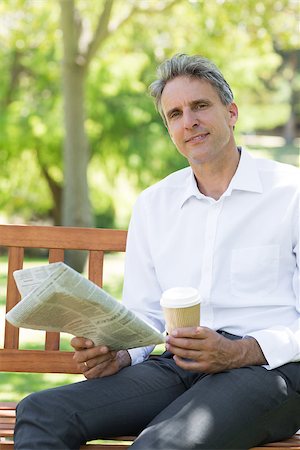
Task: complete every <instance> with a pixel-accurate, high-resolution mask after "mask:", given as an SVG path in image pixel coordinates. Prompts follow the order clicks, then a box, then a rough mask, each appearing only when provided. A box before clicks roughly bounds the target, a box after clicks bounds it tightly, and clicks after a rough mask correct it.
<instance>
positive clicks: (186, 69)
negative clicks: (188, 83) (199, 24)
mask: <svg viewBox="0 0 300 450" xmlns="http://www.w3.org/2000/svg"><path fill="white" fill-rule="evenodd" d="M157 75H158V79H157V80H155V81H154V82H153V83H152V84H151V85H150V86H149V92H150V95H151V96H152V97H154V100H155V105H156V108H157V110H158V112H159V114H160V115H161V117H162V119H163V121H164V124H165V125H167V122H166V118H165V115H164V113H163V110H162V106H161V96H162V93H163V90H164V88H165V86H166V84H167V83H168V81H171V80H173V79H174V78H176V77H190V78H199V79H205V80H207V81H208V82H209V83H210V84H211V85H212V86H213V87H214V88H215V89H216V91H217V93H218V95H219V97H220V100H221V102H222V103H223V104H224V105H228V104H230V103H232V102H233V93H232V90H231V88H230V86H229V84H228V83H227V81H226V80H225V78H224V77H223V75H222V73H221V72H220V70H219V69H218V68H217V67H216V66H215V65H214V64H213V63H212V62H211V61H210V60H209V59H207V58H204V57H202V56H198V55H194V56H188V55H186V54H184V53H182V54H178V55H174V56H173V57H172V58H170V59H167V60H166V61H164V62H163V63H162V64H161V65H160V66H159V67H158V70H157Z"/></svg>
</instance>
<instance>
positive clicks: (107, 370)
mask: <svg viewBox="0 0 300 450" xmlns="http://www.w3.org/2000/svg"><path fill="white" fill-rule="evenodd" d="M116 372H117V365H116V360H115V359H113V360H109V361H105V362H104V363H102V364H98V365H96V366H95V367H92V368H91V369H89V370H87V371H85V372H84V376H85V377H86V378H87V379H93V378H102V377H106V376H109V375H113V374H114V373H116Z"/></svg>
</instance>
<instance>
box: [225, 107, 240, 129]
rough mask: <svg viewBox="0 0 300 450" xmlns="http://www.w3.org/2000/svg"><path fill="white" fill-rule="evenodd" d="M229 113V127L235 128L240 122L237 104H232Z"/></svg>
mask: <svg viewBox="0 0 300 450" xmlns="http://www.w3.org/2000/svg"><path fill="white" fill-rule="evenodd" d="M227 108H228V112H229V125H232V126H234V125H235V124H236V122H237V120H238V116H239V110H238V107H237V105H236V104H235V103H230V104H229V105H228V106H227Z"/></svg>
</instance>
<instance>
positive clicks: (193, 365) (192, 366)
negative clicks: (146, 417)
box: [173, 355, 207, 372]
mask: <svg viewBox="0 0 300 450" xmlns="http://www.w3.org/2000/svg"><path fill="white" fill-rule="evenodd" d="M173 359H174V361H175V362H176V365H177V366H179V367H181V368H182V369H185V370H189V371H192V372H205V371H206V370H207V364H205V363H204V362H199V361H194V360H192V359H190V360H186V359H182V358H180V357H179V356H176V355H174V356H173Z"/></svg>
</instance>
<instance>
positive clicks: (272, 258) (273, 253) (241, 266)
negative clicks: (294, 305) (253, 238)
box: [230, 245, 280, 303]
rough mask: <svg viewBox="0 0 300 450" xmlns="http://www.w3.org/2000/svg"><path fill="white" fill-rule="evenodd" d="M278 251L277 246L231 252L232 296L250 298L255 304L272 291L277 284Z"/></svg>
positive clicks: (240, 249) (278, 247)
mask: <svg viewBox="0 0 300 450" xmlns="http://www.w3.org/2000/svg"><path fill="white" fill-rule="evenodd" d="M279 251H280V246H279V245H266V246H260V247H249V248H239V249H235V250H232V253H231V273H230V278H231V280H230V281H231V291H232V294H234V295H236V296H239V297H243V298H247V299H250V298H252V299H253V301H254V303H255V302H256V301H259V298H261V297H265V296H267V295H268V294H270V293H271V292H272V291H274V289H275V288H276V286H277V284H278V273H279Z"/></svg>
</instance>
